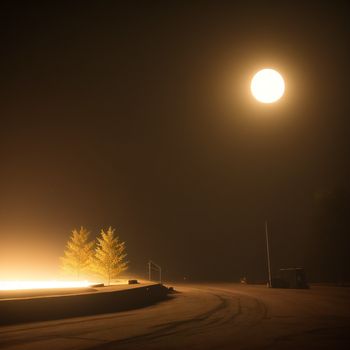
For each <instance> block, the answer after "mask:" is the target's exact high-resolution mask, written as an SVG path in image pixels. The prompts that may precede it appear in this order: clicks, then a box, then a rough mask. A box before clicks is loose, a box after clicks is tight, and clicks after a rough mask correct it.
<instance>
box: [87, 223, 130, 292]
mask: <svg viewBox="0 0 350 350" xmlns="http://www.w3.org/2000/svg"><path fill="white" fill-rule="evenodd" d="M114 232H115V229H112V227H109V228H108V230H107V231H106V232H105V231H104V230H101V237H98V238H97V246H96V250H95V257H94V262H93V265H94V270H95V271H96V272H97V273H98V274H99V275H100V276H101V277H103V278H104V279H106V280H107V281H108V285H109V284H110V282H111V279H113V278H116V277H117V276H118V275H119V274H120V273H121V272H123V271H125V270H126V269H127V262H126V261H125V258H126V255H127V254H126V252H125V242H120V241H119V237H118V236H117V235H115V234H114Z"/></svg>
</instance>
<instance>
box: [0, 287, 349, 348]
mask: <svg viewBox="0 0 350 350" xmlns="http://www.w3.org/2000/svg"><path fill="white" fill-rule="evenodd" d="M174 286H175V288H176V289H177V290H178V291H179V293H176V294H174V295H173V296H172V297H171V299H170V300H167V301H163V302H160V303H158V304H156V305H153V306H149V307H146V308H143V309H138V310H132V311H126V312H119V313H114V314H104V315H95V316H89V317H83V318H72V319H65V320H58V321H49V322H41V323H32V324H26V325H16V326H7V327H1V328H0V348H1V349H13V350H20V349H23V350H24V349H25V350H31V349H32V350H38V349H49V350H56V349H60V350H61V349H62V350H66V349H67V350H73V349H74V350H79V349H89V350H97V349H102V350H109V349H133V350H135V349H186V350H187V349H235V350H236V349H350V288H337V287H325V286H323V287H321V286H315V287H312V288H311V289H310V290H286V289H284V290H283V289H269V288H266V287H264V286H250V285H238V284H199V285H190V284H187V285H174Z"/></svg>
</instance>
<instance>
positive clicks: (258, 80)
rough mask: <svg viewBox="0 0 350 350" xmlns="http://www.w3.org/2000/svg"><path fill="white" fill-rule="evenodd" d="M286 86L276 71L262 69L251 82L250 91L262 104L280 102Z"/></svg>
mask: <svg viewBox="0 0 350 350" xmlns="http://www.w3.org/2000/svg"><path fill="white" fill-rule="evenodd" d="M284 89H285V84H284V80H283V78H282V76H281V74H280V73H278V72H277V71H275V70H274V69H269V68H267V69H262V70H261V71H259V72H258V73H256V74H255V75H254V77H253V79H252V81H251V84H250V90H251V92H252V94H253V96H254V97H255V98H256V99H257V100H258V101H259V102H262V103H273V102H276V101H278V100H279V99H280V98H281V97H282V96H283V94H284Z"/></svg>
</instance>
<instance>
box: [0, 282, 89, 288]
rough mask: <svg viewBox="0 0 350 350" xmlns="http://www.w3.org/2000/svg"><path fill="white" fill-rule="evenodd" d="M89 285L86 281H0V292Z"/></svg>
mask: <svg viewBox="0 0 350 350" xmlns="http://www.w3.org/2000/svg"><path fill="white" fill-rule="evenodd" d="M91 284H92V283H90V282H88V281H0V290H25V289H53V288H84V287H89V286H90V285H91Z"/></svg>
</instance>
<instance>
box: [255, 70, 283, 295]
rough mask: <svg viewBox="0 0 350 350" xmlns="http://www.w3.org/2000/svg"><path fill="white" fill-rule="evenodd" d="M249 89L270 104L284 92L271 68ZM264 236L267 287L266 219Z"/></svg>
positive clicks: (280, 79) (267, 234) (270, 284)
mask: <svg viewBox="0 0 350 350" xmlns="http://www.w3.org/2000/svg"><path fill="white" fill-rule="evenodd" d="M250 90H251V93H252V95H253V96H254V97H255V99H256V100H258V101H259V102H261V103H264V104H270V103H275V102H277V101H278V100H279V99H280V98H281V97H282V96H283V94H284V90H285V84H284V79H283V77H282V75H281V74H280V73H278V72H277V71H276V70H274V69H271V68H265V69H262V70H260V71H259V72H257V73H256V74H255V75H254V77H253V79H252V81H251V83H250ZM265 236H266V254H267V272H268V276H269V283H268V285H269V287H270V288H271V287H272V281H271V261H270V247H269V232H268V230H267V220H266V221H265Z"/></svg>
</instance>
